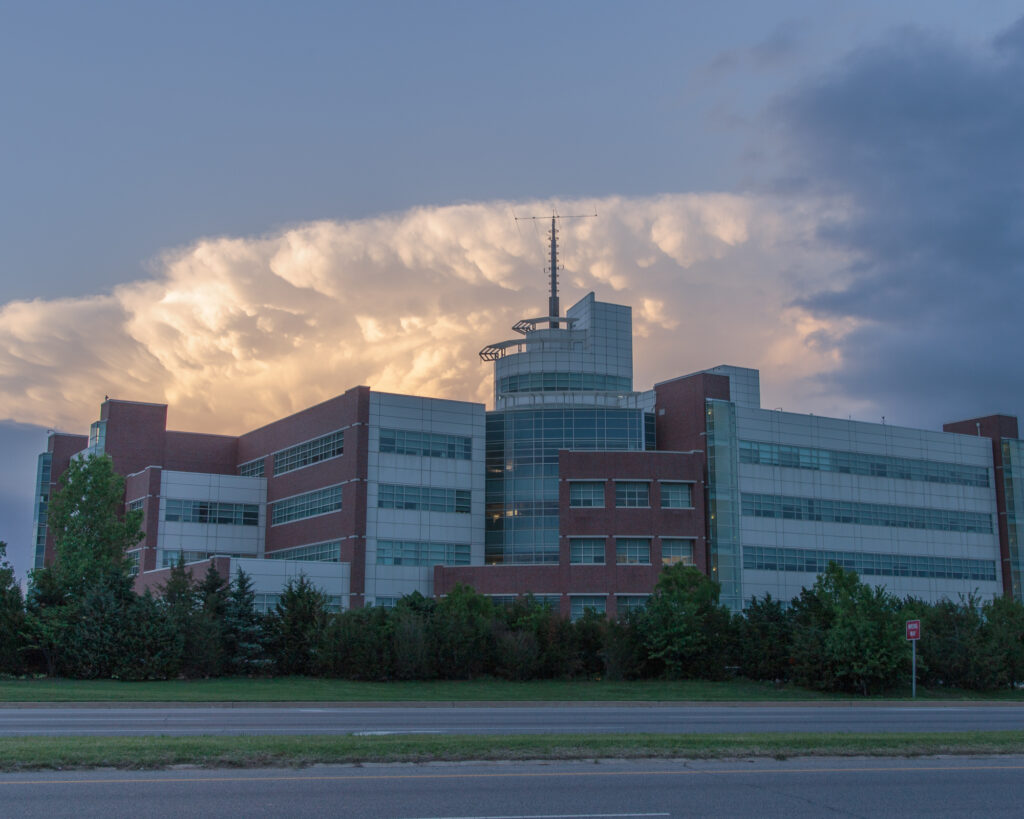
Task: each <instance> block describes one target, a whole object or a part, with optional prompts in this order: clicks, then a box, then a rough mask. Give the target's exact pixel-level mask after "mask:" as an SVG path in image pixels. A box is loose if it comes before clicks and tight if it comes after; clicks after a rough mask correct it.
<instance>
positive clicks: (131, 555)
mask: <svg viewBox="0 0 1024 819" xmlns="http://www.w3.org/2000/svg"><path fill="white" fill-rule="evenodd" d="M141 554H142V552H139V551H136V552H128V554H127V555H125V562H126V563H127V564H128V576H129V577H135V576H136V575H137V574H138V573H139V557H140V556H141Z"/></svg>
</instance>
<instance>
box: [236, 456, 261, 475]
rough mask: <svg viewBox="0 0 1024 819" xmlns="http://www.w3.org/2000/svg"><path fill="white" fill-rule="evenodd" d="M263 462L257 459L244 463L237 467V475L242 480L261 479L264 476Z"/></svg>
mask: <svg viewBox="0 0 1024 819" xmlns="http://www.w3.org/2000/svg"><path fill="white" fill-rule="evenodd" d="M263 464H264V460H263V458H257V459H256V460H255V461H246V462H245V463H244V464H239V465H238V474H239V475H241V476H242V477H243V478H262V477H263V475H264V466H263Z"/></svg>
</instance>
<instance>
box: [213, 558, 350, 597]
mask: <svg viewBox="0 0 1024 819" xmlns="http://www.w3.org/2000/svg"><path fill="white" fill-rule="evenodd" d="M239 570H241V571H244V572H245V573H246V574H247V575H249V578H250V579H251V580H252V586H253V592H254V593H255V594H257V595H269V596H275V595H279V594H280V593H281V590H282V589H283V588H284V587H285V585H286V584H287V583H288V582H289V581H291V580H298V579H299V577H300V576H305V578H306V579H307V580H309V582H310V583H312V584H313V585H314V586H316V587H317V588H318V589H320V591H322V592H323V593H324V594H326V595H327V597H328V599H329V600H330V602H331V604H332V605H333V606H337V607H338V608H341V609H347V608H349V607H350V606H349V603H350V597H349V595H350V580H351V566H350V565H349V564H348V563H320V562H313V561H306V560H257V559H250V558H233V559H232V561H231V579H232V580H234V579H235V578H236V577H237V576H238V572H239Z"/></svg>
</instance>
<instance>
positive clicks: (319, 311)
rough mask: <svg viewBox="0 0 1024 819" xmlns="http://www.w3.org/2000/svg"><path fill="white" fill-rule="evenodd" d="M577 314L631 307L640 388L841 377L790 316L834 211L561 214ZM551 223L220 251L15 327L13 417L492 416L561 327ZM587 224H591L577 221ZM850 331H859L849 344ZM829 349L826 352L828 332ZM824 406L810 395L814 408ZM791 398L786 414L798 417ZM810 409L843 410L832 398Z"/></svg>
mask: <svg viewBox="0 0 1024 819" xmlns="http://www.w3.org/2000/svg"><path fill="white" fill-rule="evenodd" d="M555 205H556V207H557V208H558V210H559V211H560V212H562V213H579V212H586V210H587V209H590V208H595V207H596V210H597V213H598V216H597V217H596V218H588V219H575V220H566V221H563V222H560V223H559V231H560V232H559V239H560V246H561V248H562V255H561V261H562V262H563V263H564V265H565V270H564V271H563V274H562V280H561V299H562V307H563V310H564V309H565V308H566V307H568V306H569V305H570V304H572V303H573V302H575V301H576V300H577V299H578V298H581V297H582V296H583V295H585V294H586V293H587V292H588V291H590V290H594V291H595V292H596V293H597V296H598V298H599V299H601V300H605V301H612V302H618V303H623V304H628V305H631V306H632V307H633V319H634V329H635V333H636V337H637V338H636V343H635V363H636V386H637V387H638V388H646V387H649V386H650V385H651V384H653V383H654V382H655V381H657V380H662V379H665V378H671V377H673V376H676V375H680V374H683V373H686V372H691V371H693V370H697V369H701V368H704V367H710V366H714V365H716V364H721V363H731V364H738V365H742V366H752V367H761V368H762V369H763V371H764V372H763V375H762V382H763V384H764V387H763V389H764V390H765V392H766V399H765V401H766V404H768V403H769V402H771V401H776V403H778V400H777V399H774V398H772V397H771V396H772V394H773V393H777V394H790V395H792V394H793V392H794V391H795V392H796V393H797V394H801V391H802V390H803V391H804V392H806V390H805V388H804V387H802V386H801V385H802V384H804V385H805V384H806V383H807V379H808V378H809V377H813V376H814V375H815V374H818V373H821V372H825V371H827V370H829V369H830V368H832V367H834V366H836V362H835V360H834V355H835V354H834V353H833V352H831V351H828V350H825V351H819V350H818V348H817V347H816V345H815V344H814V343H813V338H812V336H813V333H820V332H823V331H829V330H830V328H828V327H824V326H823V324H822V322H821V320H820V319H819V320H818V321H817V322H816V323H815V322H810V320H809V318H808V317H807V315H806V314H805V313H803V311H801V310H799V309H796V308H793V307H792V306H791V303H792V301H793V300H794V299H797V298H799V297H801V296H802V295H804V294H806V293H807V292H810V291H812V290H814V291H816V290H819V289H821V288H822V287H823V286H825V285H826V284H827V282H828V276H829V274H830V272H831V271H832V270H835V269H836V268H837V266H838V265H839V263H840V260H839V259H838V258H837V257H835V256H834V255H830V254H829V252H828V251H827V250H826V249H825V248H824V247H822V246H821V245H820V243H818V242H817V241H816V240H815V239H814V229H815V226H816V224H817V220H818V218H819V217H820V214H821V208H820V203H813V204H804V205H800V204H798V203H794V202H792V201H785V200H781V199H778V198H767V197H753V196H733V195H725V194H707V195H701V194H685V195H682V194H681V195H665V196H658V197H650V198H634V199H628V198H620V197H614V198H608V199H604V200H598V201H596V202H594V201H587V202H557V203H555ZM551 206H552V203H551V202H531V203H508V202H488V203H480V204H469V205H460V206H453V207H436V208H417V209H414V210H411V211H408V212H404V213H398V214H393V215H386V216H380V217H377V218H373V219H365V220H360V221H352V222H315V223H311V224H306V225H300V226H298V227H294V228H291V229H288V230H282V231H280V232H278V233H274V234H270V235H265V236H258V237H224V238H211V239H203V240H200V241H198V242H196V243H195V244H194V245H192V246H191V247H188V248H185V249H183V250H179V251H175V252H172V253H168V254H167V255H166V256H165V257H163V258H162V259H160V260H159V261H158V273H157V275H156V276H155V278H152V279H149V280H144V281H137V282H131V283H127V284H123V285H121V286H119V287H117V288H115V290H114V291H113V292H112V293H110V294H108V295H98V296H95V297H91V298H82V299H65V300H59V301H32V302H12V303H9V304H7V305H4V306H3V307H2V308H0V418H4V417H6V418H10V419H13V420H16V421H26V422H34V423H43V424H48V425H51V426H54V427H57V428H63V429H74V430H81V429H83V428H84V427H85V425H86V424H87V423H88V422H89V421H90V420H92V419H94V418H95V417H96V414H97V411H98V404H99V402H100V401H102V399H103V396H104V395H105V394H109V395H111V396H113V397H119V398H125V399H133V400H145V401H159V402H167V403H169V404H170V406H171V410H170V422H171V424H172V426H175V427H177V428H183V429H197V430H204V431H211V432H214V431H216V432H234V433H237V432H241V431H244V430H246V429H249V428H252V427H255V426H257V425H259V424H261V423H264V422H266V421H268V420H270V419H272V418H274V417H278V416H281V415H283V414H287V413H289V412H293V411H296V410H298V409H301V408H302V407H305V406H308V405H310V404H312V403H315V402H317V401H320V400H323V399H325V398H328V397H330V396H332V395H336V394H338V393H340V392H342V391H344V390H345V389H347V388H349V387H351V386H354V385H357V384H368V385H369V386H371V387H373V388H375V389H379V390H384V391H394V392H408V393H416V394H422V395H431V396H444V397H449V398H461V399H467V400H477V401H483V402H489V401H490V396H491V381H490V376H491V370H490V366H489V365H487V364H484V363H483V362H481V361H480V360H479V358H478V357H477V351H478V350H479V349H480V348H481V347H483V346H484V345H485V344H487V343H490V342H493V341H498V340H501V339H503V338H506V337H508V336H509V335H510V329H509V328H510V327H511V325H512V324H513V323H514V322H515V321H516V320H517V319H519V318H521V317H523V316H527V315H541V314H543V313H545V312H546V306H545V305H546V298H547V293H546V286H547V277H546V275H545V273H544V271H543V267H544V264H545V260H546V231H545V230H544V228H545V223H544V222H538V223H523V222H520V223H518V226H517V223H516V222H515V221H513V218H512V216H513V213H519V214H537V213H539V214H543V213H545V212H550V208H551ZM581 209H582V210H581ZM831 329H841V328H831ZM812 331H813V333H812ZM807 394H808V395H810V393H807ZM792 400H793V399H792V398H791V399H790V401H789V402H788V403H791V402H792ZM814 400H815V401H816V403H815V405H814V406H807V407H805V408H806V409H814V410H817V411H828V410H829V409H830V406H829V399H828V397H827V396H822V395H820V394H819V395H817V396H816V397H815V399H814Z"/></svg>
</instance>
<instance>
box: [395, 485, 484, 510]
mask: <svg viewBox="0 0 1024 819" xmlns="http://www.w3.org/2000/svg"><path fill="white" fill-rule="evenodd" d="M471 507H472V497H471V492H470V491H469V490H468V489H446V488H443V487H438V486H400V485H397V484H390V483H382V484H378V485H377V508H378V509H416V510H419V511H421V512H457V513H459V514H465V515H468V514H469V513H470V511H471Z"/></svg>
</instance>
